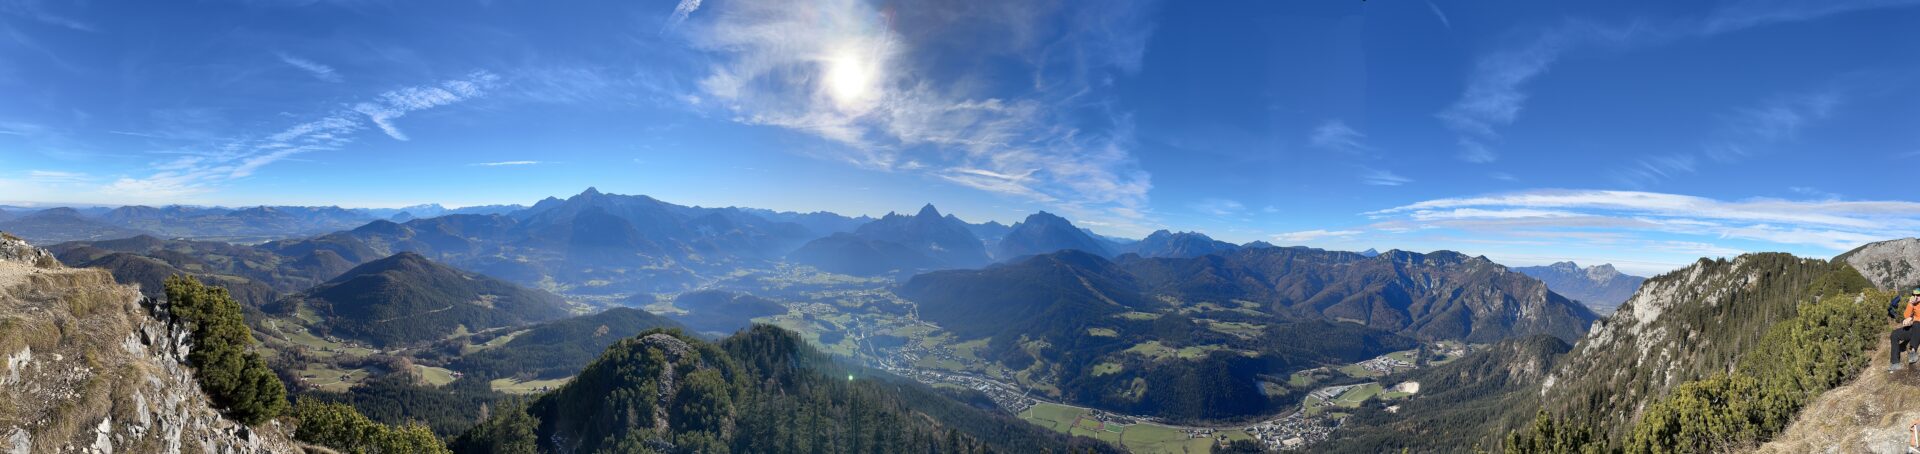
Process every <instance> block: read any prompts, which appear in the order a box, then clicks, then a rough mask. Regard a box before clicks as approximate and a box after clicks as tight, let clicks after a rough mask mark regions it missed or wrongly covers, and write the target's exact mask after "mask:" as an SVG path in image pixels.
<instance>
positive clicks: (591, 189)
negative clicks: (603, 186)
mask: <svg viewBox="0 0 1920 454" xmlns="http://www.w3.org/2000/svg"><path fill="white" fill-rule="evenodd" d="M580 195H588V196H592V195H600V188H596V187H593V186H587V190H585V191H580Z"/></svg>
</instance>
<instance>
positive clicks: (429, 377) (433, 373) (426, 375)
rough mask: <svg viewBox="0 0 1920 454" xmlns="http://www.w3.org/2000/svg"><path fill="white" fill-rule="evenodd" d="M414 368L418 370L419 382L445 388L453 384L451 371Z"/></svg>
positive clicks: (425, 367)
mask: <svg viewBox="0 0 1920 454" xmlns="http://www.w3.org/2000/svg"><path fill="white" fill-rule="evenodd" d="M414 367H416V368H418V369H420V380H422V381H425V382H427V384H428V385H433V386H446V384H448V383H453V371H451V370H447V369H445V368H439V367H432V366H414Z"/></svg>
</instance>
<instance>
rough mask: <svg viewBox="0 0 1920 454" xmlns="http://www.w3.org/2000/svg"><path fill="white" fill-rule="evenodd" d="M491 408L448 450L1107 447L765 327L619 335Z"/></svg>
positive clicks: (1035, 449) (862, 450)
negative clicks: (724, 334)
mask: <svg viewBox="0 0 1920 454" xmlns="http://www.w3.org/2000/svg"><path fill="white" fill-rule="evenodd" d="M492 413H493V416H492V417H491V418H489V419H488V420H486V421H484V422H482V423H481V424H480V425H478V426H476V427H475V428H474V429H473V430H472V431H469V432H467V433H466V434H464V435H462V436H460V437H459V438H458V439H457V440H455V442H454V448H455V450H456V451H458V452H467V453H490V452H502V451H505V450H512V451H514V452H531V451H534V450H537V451H538V452H600V451H615V452H683V451H684V452H724V451H731V452H767V453H775V452H845V453H896V452H1068V451H1069V450H1071V451H1074V452H1086V451H1087V450H1093V451H1096V452H1102V451H1113V448H1111V447H1109V446H1106V445H1104V444H1101V443H1099V442H1096V441H1092V440H1087V439H1071V440H1070V439H1067V438H1065V437H1064V436H1061V435H1057V434H1054V433H1051V432H1047V431H1046V430H1045V429H1041V428H1039V427H1035V426H1032V425H1029V424H1027V423H1024V422H1021V421H1018V420H1015V419H1012V418H1010V417H1008V416H1005V415H1002V414H994V413H990V412H986V411H982V410H979V409H975V408H972V407H967V406H965V405H962V404H959V403H958V402H956V401H953V400H951V399H945V398H939V397H937V396H936V395H935V394H934V391H933V390H931V389H930V388H926V387H925V386H923V385H919V384H917V383H914V382H911V381H907V380H903V379H899V378H896V377H892V376H887V375H883V374H875V373H874V372H871V371H867V370H864V369H858V368H848V367H845V366H841V365H838V364H835V363H834V362H833V361H832V360H830V359H828V358H827V357H826V356H824V355H822V354H821V353H819V352H817V351H815V350H813V349H812V348H810V347H807V346H806V344H805V342H804V341H802V340H801V339H800V338H799V337H797V336H795V335H793V334H792V333H790V332H786V331H783V330H780V329H778V328H773V327H768V326H759V327H755V328H754V329H752V330H749V331H746V332H743V333H740V334H736V335H734V336H732V337H729V338H727V339H725V340H722V341H720V342H719V343H717V344H714V343H707V342H704V341H701V340H698V339H694V338H691V337H688V336H685V335H681V334H678V333H677V332H674V331H654V332H651V333H648V334H643V335H641V336H638V337H634V338H629V339H625V340H622V341H620V342H619V343H617V344H614V345H613V346H612V347H611V348H609V349H608V350H607V353H606V354H605V355H602V356H601V358H600V359H599V360H598V361H595V362H594V363H593V364H591V365H589V366H587V368H586V370H584V371H582V372H581V373H580V375H579V377H578V378H576V379H575V380H574V381H572V382H570V383H568V384H567V385H565V386H562V387H561V388H559V389H558V390H555V391H554V392H552V393H549V394H545V395H542V396H540V397H539V398H537V399H534V400H533V401H531V402H529V403H527V404H526V405H524V406H513V407H502V408H497V409H495V411H493V412H492Z"/></svg>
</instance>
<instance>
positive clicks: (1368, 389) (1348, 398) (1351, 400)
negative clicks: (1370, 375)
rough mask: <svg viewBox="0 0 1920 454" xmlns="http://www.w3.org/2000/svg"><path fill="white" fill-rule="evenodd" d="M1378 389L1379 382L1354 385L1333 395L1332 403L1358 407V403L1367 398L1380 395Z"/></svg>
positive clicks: (1363, 401)
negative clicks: (1337, 394)
mask: <svg viewBox="0 0 1920 454" xmlns="http://www.w3.org/2000/svg"><path fill="white" fill-rule="evenodd" d="M1380 390H1381V388H1380V384H1379V383H1368V384H1365V385H1360V386H1356V387H1354V388H1353V389H1349V390H1347V392H1344V393H1340V395H1339V396H1336V397H1334V399H1333V404H1334V405H1339V406H1342V407H1347V408H1354V407H1359V406H1360V404H1362V403H1365V402H1366V401H1367V399H1369V398H1372V397H1373V396H1377V395H1380Z"/></svg>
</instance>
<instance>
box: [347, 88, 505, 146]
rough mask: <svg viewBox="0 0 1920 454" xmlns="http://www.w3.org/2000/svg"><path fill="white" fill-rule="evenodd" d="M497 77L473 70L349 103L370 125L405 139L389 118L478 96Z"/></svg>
mask: <svg viewBox="0 0 1920 454" xmlns="http://www.w3.org/2000/svg"><path fill="white" fill-rule="evenodd" d="M499 83H500V76H497V75H494V74H493V73H490V72H487V71H475V72H473V73H472V74H468V75H467V77H466V78H464V79H453V80H448V81H446V82H441V83H440V85H437V86H435V85H423V86H417V87H405V88H401V89H398V90H393V91H389V92H386V93H381V94H380V97H379V99H378V100H376V101H369V102H363V103H358V104H354V105H353V110H354V111H355V112H359V113H361V114H363V115H366V116H367V119H368V120H369V121H372V122H373V124H374V126H378V127H380V130H381V131H384V132H386V133H387V136H389V137H392V138H393V139H394V140H407V135H406V134H404V133H401V132H400V129H399V128H397V127H395V126H394V124H393V120H395V119H398V118H400V117H402V116H405V115H406V114H407V113H408V112H413V111H417V110H425V109H431V108H434V107H439V106H444V105H448V104H453V103H456V102H460V101H465V100H468V99H473V98H475V97H479V96H481V95H483V94H485V93H486V91H487V90H489V89H492V88H494V87H495V86H498V85H499Z"/></svg>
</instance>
